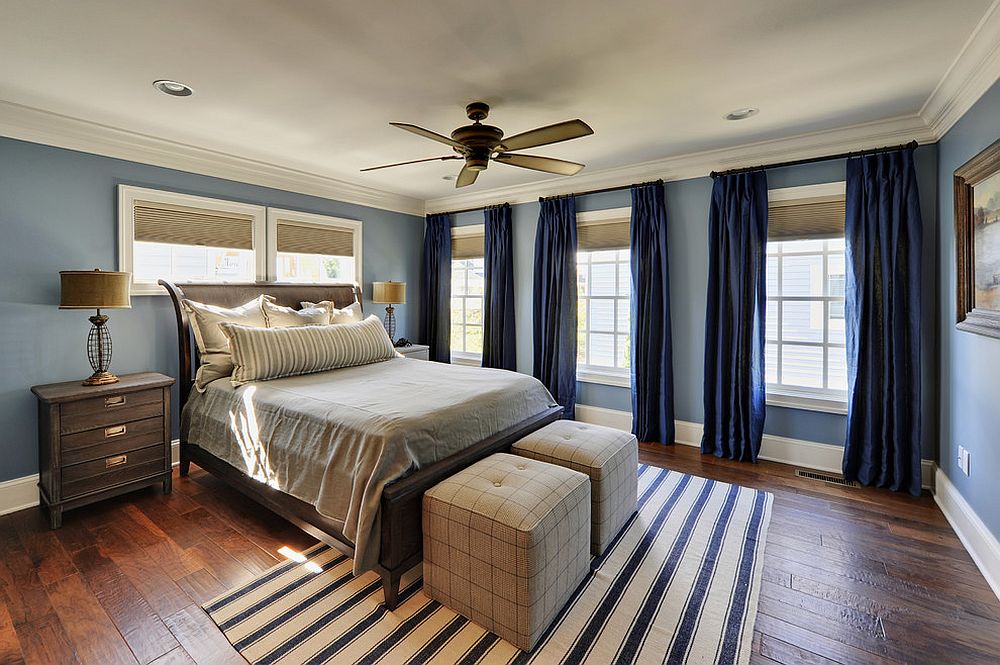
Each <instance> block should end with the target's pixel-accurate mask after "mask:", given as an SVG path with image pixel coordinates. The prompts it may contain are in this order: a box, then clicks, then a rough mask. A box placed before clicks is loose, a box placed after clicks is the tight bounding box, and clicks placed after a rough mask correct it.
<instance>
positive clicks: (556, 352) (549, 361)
mask: <svg viewBox="0 0 1000 665" xmlns="http://www.w3.org/2000/svg"><path fill="white" fill-rule="evenodd" d="M532 310H533V314H534V319H533V321H532V329H533V333H534V334H533V339H534V351H533V356H532V374H533V375H534V377H535V378H536V379H538V380H539V381H541V382H542V383H543V384H545V387H546V388H548V389H549V392H550V393H552V397H554V398H555V400H556V402H558V403H559V404H560V405H561V406H562V407H563V417H564V418H573V414H574V409H575V408H576V199H575V198H573V197H564V198H558V199H548V200H543V201H542V205H541V210H540V212H539V213H538V228H537V229H536V231H535V299H534V303H533V308H532Z"/></svg>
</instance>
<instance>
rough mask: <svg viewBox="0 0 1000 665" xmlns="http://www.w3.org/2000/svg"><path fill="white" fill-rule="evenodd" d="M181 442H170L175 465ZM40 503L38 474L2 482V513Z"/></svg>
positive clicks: (0, 504)
mask: <svg viewBox="0 0 1000 665" xmlns="http://www.w3.org/2000/svg"><path fill="white" fill-rule="evenodd" d="M180 452H181V444H180V441H178V440H177V439H174V440H173V441H172V442H171V444H170V458H171V462H173V465H174V466H177V465H178V464H179V463H180ZM37 505H38V474H37V473H35V474H32V475H30V476H24V477H22V478H14V479H12V480H5V481H4V482H2V483H0V515H6V514H7V513H13V512H16V511H18V510H24V509H25V508H31V507H33V506H37Z"/></svg>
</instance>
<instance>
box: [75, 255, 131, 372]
mask: <svg viewBox="0 0 1000 665" xmlns="http://www.w3.org/2000/svg"><path fill="white" fill-rule="evenodd" d="M59 281H60V285H61V289H60V298H59V309H96V310H97V315H96V316H92V317H90V323H91V324H93V325H92V326H91V328H90V334H89V335H87V358H88V359H89V360H90V366H91V367H92V368H93V369H94V373H93V374H92V375H91V376H90V378H89V379H87V380H86V381H84V382H83V385H85V386H103V385H105V384H108V383H117V382H118V377H117V376H115V375H114V374H112V373H111V372H109V371H108V368H109V367H110V366H111V333H110V332H108V327H107V323H108V317H107V316H106V315H104V314H101V310H102V309H125V308H129V307H132V302H131V300H130V299H129V286H130V284H131V283H132V275H131V274H130V273H127V272H106V271H104V270H100V269H98V268H95V269H94V270H63V271H61V272H60V273H59Z"/></svg>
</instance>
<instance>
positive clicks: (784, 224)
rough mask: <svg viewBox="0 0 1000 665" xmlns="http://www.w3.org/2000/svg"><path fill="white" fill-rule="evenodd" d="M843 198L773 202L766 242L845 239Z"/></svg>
mask: <svg viewBox="0 0 1000 665" xmlns="http://www.w3.org/2000/svg"><path fill="white" fill-rule="evenodd" d="M845 215H846V211H845V204H844V197H843V196H815V197H811V198H807V199H795V200H791V201H772V202H771V203H769V204H768V207H767V237H768V239H769V240H820V239H823V238H839V237H841V236H843V235H844V216H845Z"/></svg>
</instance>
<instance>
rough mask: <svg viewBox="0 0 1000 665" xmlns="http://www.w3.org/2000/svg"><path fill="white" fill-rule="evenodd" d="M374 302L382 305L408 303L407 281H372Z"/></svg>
mask: <svg viewBox="0 0 1000 665" xmlns="http://www.w3.org/2000/svg"><path fill="white" fill-rule="evenodd" d="M372 302H373V303H378V304H380V305H403V304H405V303H406V282H372Z"/></svg>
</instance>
